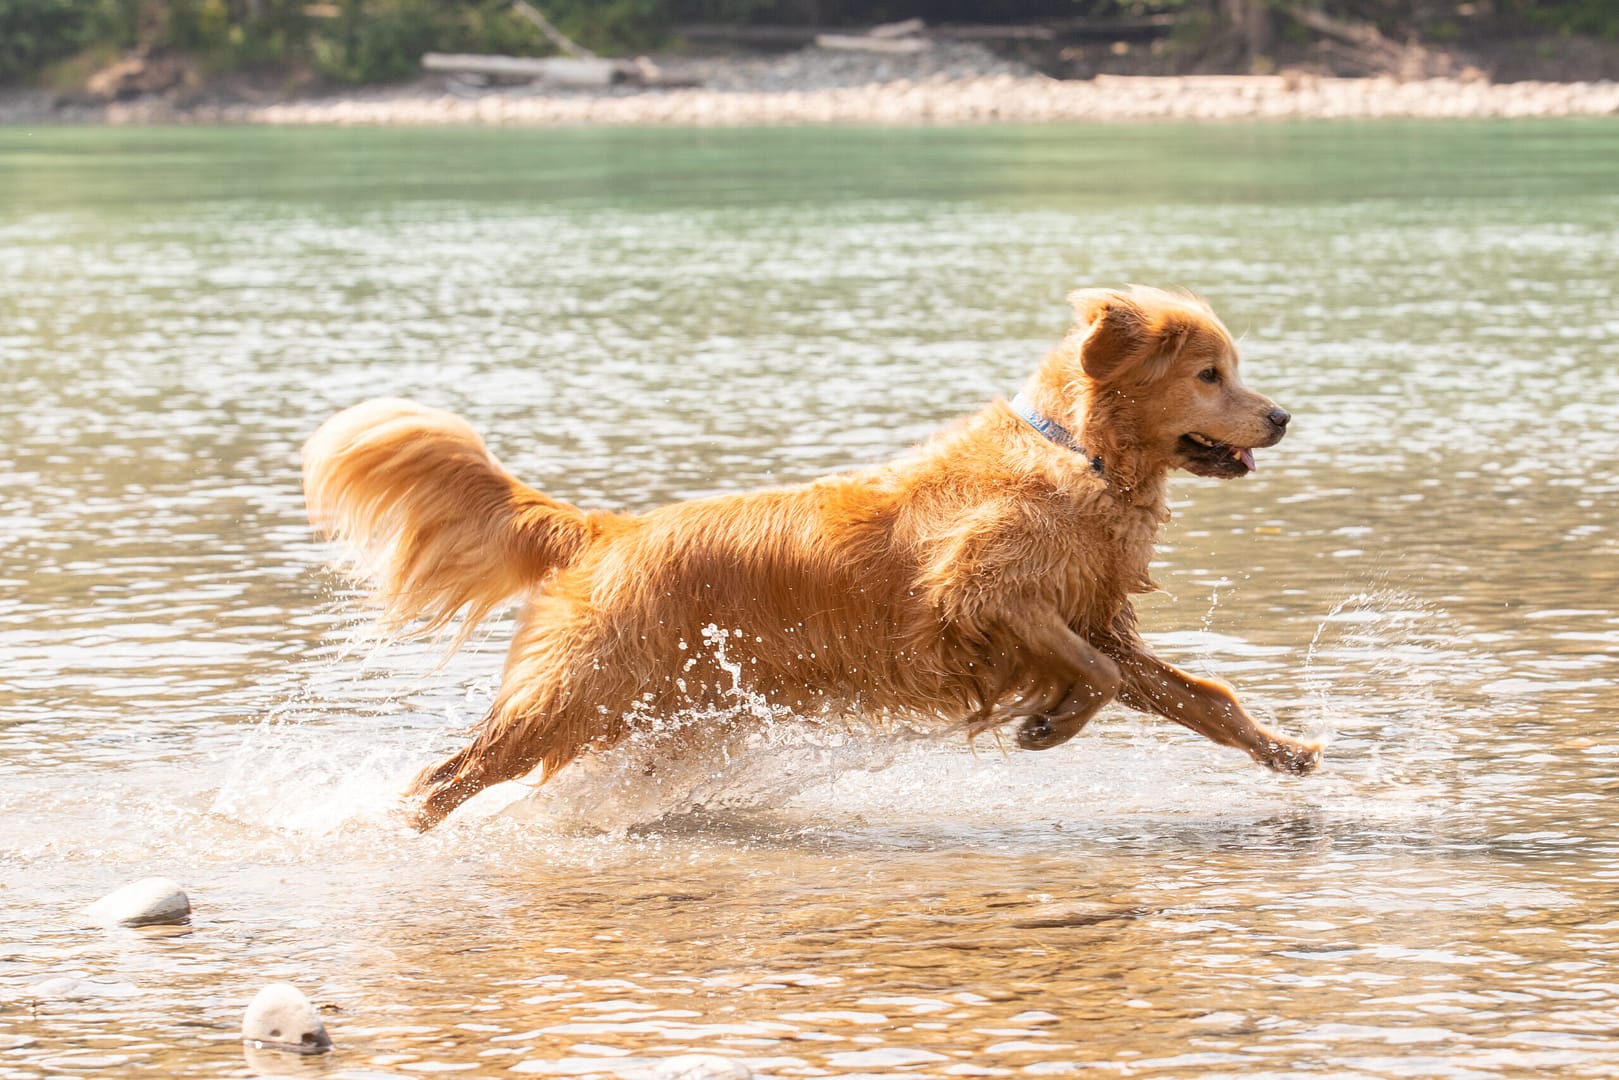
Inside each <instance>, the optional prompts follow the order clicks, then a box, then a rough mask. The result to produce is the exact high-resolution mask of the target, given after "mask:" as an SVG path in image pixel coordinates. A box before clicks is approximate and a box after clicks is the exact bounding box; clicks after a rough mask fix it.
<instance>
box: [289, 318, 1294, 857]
mask: <svg viewBox="0 0 1619 1080" xmlns="http://www.w3.org/2000/svg"><path fill="white" fill-rule="evenodd" d="M1069 300H1070V301H1071V302H1072V304H1073V306H1074V309H1075V312H1076V315H1077V320H1076V322H1075V325H1074V328H1073V330H1072V332H1071V333H1070V334H1069V335H1068V336H1067V337H1066V338H1065V339H1064V341H1063V342H1062V343H1061V344H1060V345H1059V346H1058V347H1057V348H1056V349H1055V350H1054V351H1053V352H1052V353H1051V354H1050V355H1049V356H1047V357H1046V359H1045V361H1044V362H1043V363H1042V364H1041V365H1040V366H1039V368H1038V369H1037V370H1036V371H1035V373H1034V374H1033V375H1032V376H1030V378H1029V380H1028V382H1027V383H1026V384H1025V386H1024V388H1023V396H1024V399H1025V400H1026V401H1027V402H1029V403H1030V404H1032V406H1033V408H1034V409H1035V410H1037V411H1038V413H1039V414H1040V415H1042V416H1044V417H1046V418H1050V419H1051V420H1052V421H1054V422H1055V423H1057V424H1060V425H1062V426H1063V427H1065V428H1066V429H1067V430H1068V431H1069V432H1071V433H1072V434H1073V438H1074V439H1075V440H1076V441H1077V442H1078V443H1079V444H1080V445H1081V446H1083V448H1084V450H1083V452H1082V453H1076V452H1075V451H1074V450H1073V449H1071V448H1070V447H1068V446H1064V445H1060V444H1059V443H1058V442H1054V441H1052V440H1051V439H1049V438H1047V437H1046V436H1045V435H1043V434H1042V433H1041V432H1040V431H1038V430H1036V428H1035V427H1033V426H1031V424H1030V423H1029V422H1028V421H1027V420H1026V419H1025V418H1024V417H1023V416H1020V415H1019V414H1018V413H1017V412H1015V411H1014V410H1013V409H1012V408H1011V407H1010V406H1009V405H1008V403H1007V402H1005V401H1000V400H997V401H995V402H993V403H991V404H989V405H987V406H985V407H984V408H983V409H981V410H980V411H979V412H977V413H976V414H974V415H973V416H971V417H969V418H967V419H966V420H964V421H963V422H961V423H959V424H957V425H955V426H953V427H951V428H948V429H947V430H945V431H943V432H941V433H939V434H938V435H936V436H935V437H934V438H932V439H931V440H930V441H928V442H926V443H924V444H923V445H921V446H919V447H917V448H916V449H914V450H913V451H912V452H911V453H909V454H908V455H906V456H904V457H901V458H899V459H897V460H895V461H891V462H889V463H886V464H882V465H877V466H872V467H869V468H864V469H858V470H855V471H852V472H845V473H839V474H836V475H833V476H828V477H824V478H822V479H819V480H815V481H812V482H810V483H807V484H801V485H797V486H794V487H784V488H777V489H771V490H765V491H754V492H747V493H743V494H736V495H722V496H717V497H714V498H708V499H699V500H694V501H690V502H681V503H675V504H673V505H670V506H665V507H661V508H659V509H656V510H653V511H651V512H649V513H645V514H615V513H609V512H606V511H585V510H581V509H579V508H578V507H575V506H572V505H569V504H568V503H565V502H562V501H560V500H558V499H554V498H551V497H550V496H548V495H545V494H542V493H541V492H539V491H536V490H534V489H533V488H530V487H527V486H526V485H524V484H523V483H522V482H520V481H519V480H517V479H516V478H514V477H513V476H512V475H511V474H509V473H508V472H507V471H506V470H505V469H504V468H502V467H501V466H500V464H499V463H498V462H496V461H495V459H494V458H493V457H492V456H491V455H490V454H489V452H488V450H486V449H485V447H484V444H483V441H482V439H480V438H479V436H478V435H477V433H476V432H474V431H473V430H472V428H471V427H469V426H468V425H467V424H466V423H465V422H464V421H463V420H461V419H459V418H458V417H456V416H454V415H452V414H450V413H447V412H443V411H440V410H437V409H431V408H428V407H425V406H423V405H419V404H416V403H415V402H411V401H404V400H399V399H385V400H376V401H368V402H365V403H363V404H360V405H356V406H354V407H353V408H350V409H347V410H345V411H344V412H341V413H339V414H338V415H336V416H334V417H333V418H332V419H331V420H329V421H327V423H326V424H324V425H323V426H322V427H321V428H320V430H319V431H317V432H316V433H315V435H314V436H313V437H312V438H311V439H310V440H309V442H308V444H307V445H306V446H305V447H304V459H303V463H304V493H305V497H306V499H307V501H308V505H309V513H310V518H311V520H312V521H313V522H315V523H316V524H317V526H319V527H320V528H322V529H323V530H324V531H325V532H326V533H328V534H329V535H331V536H334V537H336V538H337V539H339V540H342V541H345V542H347V543H348V544H349V545H350V546H351V547H352V548H353V549H355V550H356V551H357V552H358V554H359V555H360V556H361V557H362V560H363V562H362V565H368V566H369V567H370V570H369V574H370V576H371V577H372V578H373V580H374V582H375V584H376V587H377V594H378V598H379V600H380V602H381V604H382V611H383V615H382V618H383V622H384V624H385V625H386V626H387V627H389V628H391V629H394V630H405V629H409V630H412V631H422V632H427V631H431V630H434V629H437V628H440V627H443V626H445V625H446V624H448V623H449V622H451V621H452V620H454V619H455V618H457V617H461V618H463V619H464V620H465V623H464V626H465V631H464V632H463V635H462V638H463V639H464V637H465V633H466V632H470V630H471V628H472V627H473V626H474V625H475V624H476V623H477V622H478V620H480V619H482V618H483V617H484V616H486V615H488V614H489V613H490V612H491V611H492V610H493V609H495V608H496V607H498V606H500V605H502V604H504V603H506V602H508V601H511V600H514V599H520V600H521V601H522V602H523V604H524V607H523V609H522V612H521V615H520V617H519V620H518V624H517V629H516V633H515V636H514V638H513V641H512V644H511V651H510V654H509V655H508V657H507V660H506V667H505V672H504V674H503V675H502V677H501V683H500V689H499V691H498V694H497V696H496V698H495V701H494V704H493V706H492V707H491V708H490V710H489V714H488V716H487V717H486V718H485V719H484V720H483V722H482V724H481V725H480V726H479V727H478V729H477V731H476V733H475V735H474V737H473V740H472V742H471V743H470V745H468V746H467V747H466V748H464V749H463V750H461V751H460V752H458V753H456V754H454V755H452V756H451V757H449V758H448V759H446V760H445V761H442V762H440V763H438V764H435V765H432V766H430V767H428V768H427V769H425V770H424V771H423V772H422V773H421V774H420V775H419V776H418V777H417V778H416V780H415V781H414V783H413V784H412V785H411V787H410V789H409V791H408V793H407V801H408V803H409V808H410V809H409V813H410V815H411V820H412V822H413V823H414V824H415V825H416V827H418V828H420V829H423V830H425V829H428V828H431V827H432V826H433V825H435V824H437V823H438V822H439V821H440V820H442V819H443V818H444V816H445V815H447V814H449V813H450V812H451V811H452V810H454V809H455V808H456V807H457V806H459V805H460V804H461V803H462V802H464V801H465V800H467V799H468V798H470V797H471V796H473V795H475V794H477V793H478V792H479V791H481V790H483V789H484V788H485V787H488V786H489V785H491V784H495V783H499V782H501V781H504V780H511V779H515V778H518V777H522V776H524V775H526V774H528V773H529V772H531V771H533V770H535V769H539V770H540V778H541V779H545V778H549V777H550V776H551V775H553V774H554V773H556V772H557V770H559V769H562V768H563V767H565V766H566V765H567V764H568V763H569V762H571V761H573V760H574V759H575V758H577V757H578V756H579V755H580V754H583V753H586V752H587V751H593V750H603V749H606V748H609V747H612V746H614V745H615V744H617V743H619V742H621V741H622V740H623V739H625V738H626V737H627V736H628V735H630V734H631V732H632V731H633V730H634V727H635V725H636V723H637V722H638V720H637V718H638V717H641V718H644V717H647V716H660V715H672V714H675V713H679V712H681V711H683V710H690V709H692V708H693V707H698V708H701V707H703V706H712V707H719V708H723V707H724V706H725V704H726V702H727V698H728V696H731V695H734V694H735V692H736V690H737V686H736V678H735V676H734V674H733V672H732V671H726V670H722V669H721V668H720V667H719V664H720V662H721V658H720V657H718V656H717V655H715V650H713V649H710V648H706V647H705V646H704V644H703V643H704V641H705V628H708V632H709V634H710V635H712V633H713V631H714V628H723V629H724V630H725V631H727V632H728V633H730V634H732V635H733V637H732V640H733V641H734V644H733V645H732V646H731V647H730V650H729V662H730V663H731V664H732V665H733V668H734V666H735V665H738V664H739V665H740V670H741V672H742V679H743V683H744V686H743V689H745V690H746V691H748V692H749V693H750V694H751V695H753V696H754V698H755V700H758V699H763V700H766V701H768V702H770V703H772V704H774V705H780V706H784V707H787V708H789V709H791V710H792V711H793V713H794V714H795V715H799V716H802V717H804V718H805V722H816V720H817V719H818V718H825V717H828V716H834V715H840V714H842V715H854V714H858V715H860V716H866V717H879V716H884V715H887V716H901V717H905V718H907V719H909V720H912V721H917V722H943V723H945V724H954V725H959V726H960V728H961V729H962V730H964V731H965V732H967V733H968V734H969V735H976V734H978V733H981V732H983V731H986V730H990V729H995V728H999V727H1000V726H1001V725H1011V726H1012V728H1013V730H1014V731H1015V737H1016V742H1017V744H1018V745H1019V746H1020V747H1022V748H1024V749H1028V750H1045V749H1049V748H1051V747H1054V746H1058V745H1060V744H1061V743H1064V742H1066V741H1068V740H1069V739H1071V738H1073V737H1074V736H1075V735H1076V734H1077V733H1078V732H1079V731H1080V729H1081V728H1083V727H1084V726H1085V724H1086V722H1087V721H1089V720H1090V719H1091V717H1093V716H1095V715H1096V713H1097V711H1098V710H1100V709H1101V708H1102V707H1103V706H1104V705H1106V704H1107V703H1108V702H1110V701H1118V702H1121V703H1122V704H1124V705H1126V706H1128V707H1130V708H1132V709H1138V710H1141V711H1144V712H1152V713H1157V714H1158V715H1160V716H1164V717H1167V718H1169V719H1171V720H1174V721H1175V722H1177V723H1179V724H1183V725H1185V726H1186V727H1188V728H1191V729H1192V730H1193V731H1196V732H1198V733H1200V734H1202V735H1205V736H1207V737H1208V738H1210V739H1213V740H1214V741H1215V742H1217V743H1220V744H1222V745H1225V746H1231V747H1236V748H1238V749H1240V750H1243V751H1245V752H1247V753H1248V754H1249V755H1250V756H1251V757H1252V758H1254V759H1255V760H1256V761H1258V762H1260V763H1262V764H1264V765H1267V766H1269V767H1270V768H1272V769H1275V770H1278V771H1280V772H1286V773H1307V772H1310V771H1311V770H1312V769H1314V768H1315V767H1316V765H1317V764H1318V762H1319V761H1320V748H1319V747H1318V746H1317V745H1314V744H1309V743H1305V742H1300V741H1298V740H1295V739H1291V738H1287V737H1285V736H1283V735H1280V734H1277V733H1275V732H1272V731H1269V730H1267V729H1265V728H1264V727H1262V726H1260V725H1259V724H1258V723H1256V722H1255V721H1254V720H1253V719H1252V718H1251V717H1250V716H1249V715H1248V713H1247V712H1246V711H1245V710H1244V709H1243V707H1242V705H1241V704H1239V703H1238V701H1237V699H1236V697H1235V696H1234V695H1233V694H1232V692H1231V691H1230V690H1229V689H1228V688H1227V687H1225V686H1223V685H1221V684H1220V683H1217V682H1214V681H1212V680H1208V679H1202V678H1197V677H1195V676H1192V675H1188V674H1186V673H1185V672H1182V671H1180V670H1178V669H1177V668H1175V667H1172V666H1171V665H1169V664H1167V663H1165V662H1164V661H1162V660H1159V659H1158V658H1157V657H1155V656H1153V654H1152V652H1151V651H1150V650H1149V649H1148V647H1147V645H1146V644H1145V642H1143V640H1142V639H1141V637H1140V636H1139V634H1138V633H1137V631H1136V617H1135V612H1134V611H1133V609H1132V607H1131V603H1130V598H1131V596H1132V595H1133V594H1135V593H1140V592H1145V591H1149V590H1151V589H1153V588H1154V587H1155V586H1154V585H1153V583H1152V581H1151V580H1150V578H1149V576H1148V566H1149V563H1150V561H1151V559H1152V556H1153V548H1154V543H1155V541H1156V538H1157V535H1158V530H1159V528H1160V526H1162V525H1163V523H1164V522H1165V521H1166V520H1168V517H1169V511H1168V501H1167V481H1168V476H1169V473H1170V471H1171V470H1173V469H1176V468H1181V469H1186V470H1188V471H1190V472H1192V473H1196V474H1197V475H1200V476H1208V477H1219V478H1225V479H1231V478H1236V477H1241V476H1244V475H1246V474H1247V473H1248V472H1249V471H1250V470H1252V468H1253V467H1254V464H1255V463H1254V459H1253V453H1252V451H1253V450H1254V449H1255V448H1259V447H1267V446H1272V445H1274V444H1275V443H1276V442H1277V441H1279V440H1280V439H1281V438H1282V435H1283V433H1284V431H1285V429H1286V426H1287V422H1288V419H1289V417H1288V414H1287V413H1286V412H1285V411H1283V410H1282V409H1280V408H1278V407H1277V406H1276V404H1275V403H1274V402H1272V401H1271V400H1270V399H1269V398H1266V397H1263V396H1262V395H1260V394H1257V393H1255V392H1253V391H1252V390H1249V389H1248V388H1247V387H1246V386H1245V385H1244V384H1243V382H1242V380H1241V379H1240V378H1239V376H1238V373H1237V351H1236V347H1235V345H1234V344H1233V342H1232V340H1231V335H1230V334H1229V333H1228V332H1227V331H1226V328H1225V327H1224V325H1222V324H1221V322H1220V320H1219V319H1218V318H1217V317H1216V316H1215V314H1214V312H1213V311H1212V310H1210V308H1209V307H1208V306H1207V305H1206V304H1205V303H1203V302H1202V301H1201V300H1199V299H1197V298H1196V297H1193V296H1190V295H1186V294H1180V293H1169V292H1163V291H1160V290H1156V289H1148V288H1142V287H1136V288H1132V289H1129V290H1122V291H1121V290H1082V291H1080V292H1076V293H1074V294H1073V295H1071V296H1070V297H1069ZM1093 461H1094V462H1096V464H1093Z"/></svg>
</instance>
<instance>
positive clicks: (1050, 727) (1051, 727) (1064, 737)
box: [1017, 716, 1079, 750]
mask: <svg viewBox="0 0 1619 1080" xmlns="http://www.w3.org/2000/svg"><path fill="white" fill-rule="evenodd" d="M1078 731H1079V728H1077V727H1069V726H1065V725H1063V724H1061V723H1052V720H1051V717H1049V716H1031V717H1029V718H1028V719H1026V720H1024V721H1023V723H1021V724H1019V725H1018V729H1017V744H1018V748H1019V749H1021V750H1050V749H1051V748H1052V747H1053V746H1061V745H1062V744H1063V743H1065V742H1067V741H1068V740H1069V739H1072V738H1073V737H1074V736H1075V734H1077V733H1078Z"/></svg>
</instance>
